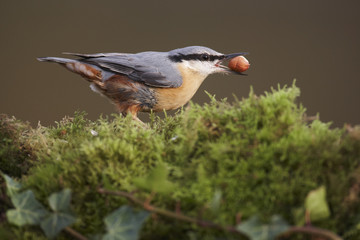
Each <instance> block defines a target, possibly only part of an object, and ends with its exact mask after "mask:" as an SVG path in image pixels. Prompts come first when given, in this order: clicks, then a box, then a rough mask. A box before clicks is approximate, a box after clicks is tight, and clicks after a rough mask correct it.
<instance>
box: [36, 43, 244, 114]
mask: <svg viewBox="0 0 360 240" xmlns="http://www.w3.org/2000/svg"><path fill="white" fill-rule="evenodd" d="M66 54H71V55H73V56H77V57H80V58H79V59H76V60H74V59H67V58H57V57H43V58H38V60H39V61H47V62H56V63H59V64H61V65H63V66H64V67H66V68H67V69H68V70H70V71H72V72H75V73H78V74H80V75H81V76H82V77H84V78H85V79H86V80H88V81H89V82H90V83H91V85H90V87H91V89H92V90H93V91H95V92H99V93H100V94H102V95H104V96H106V97H108V98H109V99H110V100H111V101H112V102H113V103H114V104H115V105H116V107H117V109H118V110H119V111H120V113H122V114H123V115H126V114H128V113H130V114H131V115H132V117H133V118H134V119H136V120H138V118H137V113H138V112H139V111H140V112H148V111H151V110H153V111H162V110H171V109H176V108H179V107H181V106H183V105H184V104H186V103H187V102H188V101H189V100H190V99H191V98H192V97H193V96H194V94H195V93H196V91H197V90H198V88H199V87H200V85H201V83H202V82H203V81H204V80H205V78H206V77H207V76H208V75H209V74H212V73H232V72H233V73H235V71H232V70H231V69H229V68H228V67H227V66H225V65H222V63H224V62H225V61H227V60H231V59H232V58H234V57H237V56H242V55H245V54H246V53H232V54H222V53H218V52H216V51H214V50H212V49H210V48H207V47H200V46H191V47H185V48H179V49H175V50H172V51H169V52H141V53H136V54H127V53H98V54H78V53H66ZM238 74H239V73H238Z"/></svg>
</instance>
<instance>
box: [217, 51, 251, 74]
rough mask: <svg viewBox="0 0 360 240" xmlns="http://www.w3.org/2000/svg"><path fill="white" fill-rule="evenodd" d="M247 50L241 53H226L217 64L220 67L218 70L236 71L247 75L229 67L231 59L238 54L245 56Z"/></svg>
mask: <svg viewBox="0 0 360 240" xmlns="http://www.w3.org/2000/svg"><path fill="white" fill-rule="evenodd" d="M247 54H248V53H247V52H241V53H230V54H225V55H224V58H223V59H221V60H220V61H219V62H217V64H216V66H217V67H218V68H219V70H218V72H222V73H235V74H239V75H246V74H244V73H241V72H237V71H234V70H232V69H230V68H229V67H228V65H229V61H230V60H231V59H233V58H235V57H238V56H244V55H247Z"/></svg>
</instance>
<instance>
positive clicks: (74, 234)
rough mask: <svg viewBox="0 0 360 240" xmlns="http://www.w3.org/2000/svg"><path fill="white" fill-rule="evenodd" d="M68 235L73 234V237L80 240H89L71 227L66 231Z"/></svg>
mask: <svg viewBox="0 0 360 240" xmlns="http://www.w3.org/2000/svg"><path fill="white" fill-rule="evenodd" d="M64 230H65V231H66V232H67V233H69V234H71V235H72V236H73V237H75V238H77V239H80V240H88V239H87V238H86V237H85V236H83V235H82V234H80V233H79V232H77V231H75V230H74V229H72V228H71V227H66V228H65V229H64Z"/></svg>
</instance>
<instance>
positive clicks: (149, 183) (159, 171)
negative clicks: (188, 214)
mask: <svg viewBox="0 0 360 240" xmlns="http://www.w3.org/2000/svg"><path fill="white" fill-rule="evenodd" d="M168 174H169V173H168V169H167V168H166V166H165V165H164V164H159V165H158V166H157V167H155V168H154V169H152V171H151V172H150V174H149V175H148V176H147V177H142V178H136V179H134V183H135V185H136V186H137V187H139V188H142V189H146V190H149V191H152V192H157V193H167V192H170V191H172V190H173V189H174V187H175V184H173V183H172V182H170V181H169V180H168V179H167V177H168Z"/></svg>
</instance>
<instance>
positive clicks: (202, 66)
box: [184, 60, 217, 76]
mask: <svg viewBox="0 0 360 240" xmlns="http://www.w3.org/2000/svg"><path fill="white" fill-rule="evenodd" d="M184 65H185V66H186V67H187V68H190V69H191V70H193V71H195V72H197V73H199V74H201V75H204V76H207V75H209V74H212V73H214V72H216V70H217V68H216V67H215V64H214V63H213V62H209V61H198V60H191V61H184Z"/></svg>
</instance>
